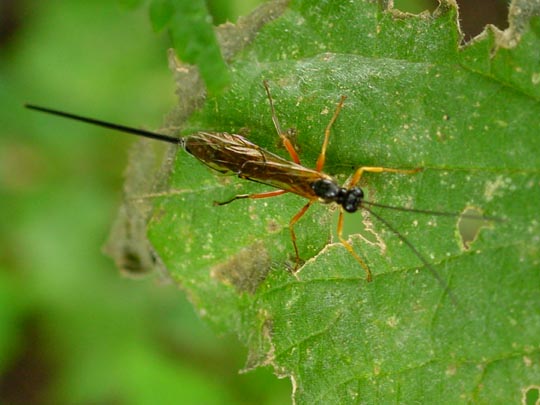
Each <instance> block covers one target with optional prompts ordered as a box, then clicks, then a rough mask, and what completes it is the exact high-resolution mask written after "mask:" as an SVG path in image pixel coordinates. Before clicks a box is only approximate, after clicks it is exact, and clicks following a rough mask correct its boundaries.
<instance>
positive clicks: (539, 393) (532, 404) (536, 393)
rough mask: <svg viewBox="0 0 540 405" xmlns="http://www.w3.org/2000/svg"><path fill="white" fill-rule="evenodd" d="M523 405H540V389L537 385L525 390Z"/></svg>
mask: <svg viewBox="0 0 540 405" xmlns="http://www.w3.org/2000/svg"><path fill="white" fill-rule="evenodd" d="M521 403H522V404H525V405H538V404H540V387H539V386H537V385H532V386H530V387H527V388H526V389H524V390H523V398H522V399H521Z"/></svg>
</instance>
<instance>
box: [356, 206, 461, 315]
mask: <svg viewBox="0 0 540 405" xmlns="http://www.w3.org/2000/svg"><path fill="white" fill-rule="evenodd" d="M363 208H364V209H365V210H366V211H368V212H369V213H370V214H371V215H373V216H374V217H375V218H376V219H377V220H379V221H380V222H381V223H382V224H383V225H384V226H386V227H387V228H388V229H389V230H390V231H391V232H392V233H393V234H394V235H396V236H397V237H398V238H399V239H400V240H401V241H402V242H403V243H404V244H405V245H407V246H408V247H409V249H410V250H411V252H413V253H414V255H415V256H416V257H417V258H418V259H420V261H421V262H422V263H423V264H424V266H425V267H426V268H427V269H428V270H429V271H430V273H431V274H432V275H433V277H435V279H436V280H437V282H438V283H439V284H440V285H441V287H442V288H443V290H444V291H447V292H448V296H449V297H450V300H451V301H452V303H453V304H454V305H456V306H457V299H456V297H455V296H454V294H453V293H452V290H450V286H449V285H448V284H447V283H446V281H444V280H443V278H442V276H441V275H440V274H439V272H438V271H437V270H435V268H434V267H433V266H432V265H431V263H429V261H428V260H427V259H426V258H425V257H424V255H422V254H421V253H420V252H419V251H418V249H416V248H415V247H414V245H413V244H412V243H411V241H409V239H407V238H406V237H405V236H403V235H402V234H401V233H400V232H399V231H398V230H397V229H396V228H395V227H394V226H393V225H392V224H390V222H388V221H387V220H386V219H384V218H383V217H381V216H380V215H378V214H376V213H375V212H373V211H372V210H371V209H369V208H367V207H363Z"/></svg>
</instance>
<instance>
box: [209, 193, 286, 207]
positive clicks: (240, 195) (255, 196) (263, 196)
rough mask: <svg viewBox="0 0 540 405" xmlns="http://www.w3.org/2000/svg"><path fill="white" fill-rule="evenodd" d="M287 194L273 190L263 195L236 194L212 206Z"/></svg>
mask: <svg viewBox="0 0 540 405" xmlns="http://www.w3.org/2000/svg"><path fill="white" fill-rule="evenodd" d="M285 193H288V191H287V190H274V191H267V192H265V193H256V194H238V195H235V196H234V197H233V198H231V199H230V200H227V201H222V202H220V201H214V205H225V204H229V203H232V202H233V201H236V200H243V199H245V198H254V199H256V198H270V197H277V196H278V195H281V194H285Z"/></svg>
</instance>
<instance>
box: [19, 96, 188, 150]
mask: <svg viewBox="0 0 540 405" xmlns="http://www.w3.org/2000/svg"><path fill="white" fill-rule="evenodd" d="M24 106H25V107H26V108H28V109H30V110H35V111H40V112H43V113H47V114H52V115H56V116H59V117H63V118H68V119H71V120H75V121H82V122H86V123H87V124H92V125H97V126H100V127H103V128H108V129H112V130H114V131H119V132H125V133H128V134H132V135H137V136H142V137H144V138H150V139H155V140H158V141H162V142H168V143H174V144H177V145H181V144H182V143H183V141H182V138H175V137H173V136H169V135H164V134H158V133H156V132H151V131H145V130H144V129H138V128H133V127H128V126H125V125H120V124H114V123H112V122H107V121H102V120H98V119H95V118H89V117H83V116H81V115H76V114H71V113H68V112H65V111H60V110H54V109H52V108H47V107H40V106H37V105H33V104H25V105H24Z"/></svg>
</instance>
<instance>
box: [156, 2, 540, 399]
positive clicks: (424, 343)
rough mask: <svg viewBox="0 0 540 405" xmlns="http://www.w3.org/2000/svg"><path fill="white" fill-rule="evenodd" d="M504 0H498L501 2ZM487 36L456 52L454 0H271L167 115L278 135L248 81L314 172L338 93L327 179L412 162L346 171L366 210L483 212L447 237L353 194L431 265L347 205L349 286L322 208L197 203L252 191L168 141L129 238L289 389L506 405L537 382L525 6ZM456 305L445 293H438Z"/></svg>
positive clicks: (536, 196)
mask: <svg viewBox="0 0 540 405" xmlns="http://www.w3.org/2000/svg"><path fill="white" fill-rule="evenodd" d="M517 3H518V2H515V3H514V6H516V4H517ZM533 11H534V12H532V13H529V14H528V16H527V21H526V23H523V24H521V27H522V28H521V31H519V32H517V31H515V32H513V35H515V38H516V41H515V43H514V44H513V46H512V47H502V46H501V42H500V38H499V37H498V36H497V35H495V34H496V33H497V31H496V30H494V29H492V30H491V31H488V32H487V33H486V34H485V35H484V36H483V37H481V38H478V39H477V40H476V41H475V42H474V43H472V44H470V45H468V46H467V47H465V48H464V49H462V48H460V47H459V41H460V33H459V30H458V27H457V22H456V21H457V11H456V9H455V7H454V6H453V3H452V2H443V3H442V5H441V6H440V7H439V9H438V10H437V11H436V12H435V13H434V14H433V15H428V14H423V15H420V16H412V15H405V14H402V13H399V12H396V11H394V10H386V9H382V8H380V7H379V6H378V5H377V4H376V3H374V2H371V1H356V2H339V1H330V2H320V1H312V0H303V1H294V2H291V4H290V5H289V7H288V8H287V9H286V10H285V12H284V13H283V14H282V15H281V16H280V17H279V18H277V19H275V20H274V21H272V22H270V23H268V24H266V25H265V26H264V27H263V28H262V29H261V30H260V32H259V33H258V35H257V36H256V38H255V39H254V41H253V42H252V43H251V44H250V45H249V46H247V47H246V48H244V50H243V51H242V52H240V53H239V54H237V55H236V57H235V58H234V61H233V62H232V63H231V65H230V77H231V84H230V86H229V88H228V90H227V91H226V92H225V93H223V94H221V95H216V96H212V97H209V98H208V99H207V101H206V103H205V105H204V107H203V108H202V109H201V110H200V111H198V112H196V113H195V114H194V115H193V116H192V117H191V118H190V120H189V123H188V124H187V125H186V126H185V129H184V131H183V132H184V133H186V134H189V133H190V132H193V131H196V130H201V129H204V130H213V131H227V132H232V133H241V134H244V135H245V136H247V137H248V138H249V139H250V140H252V141H253V142H255V143H257V144H258V145H260V146H262V147H264V148H266V149H268V150H271V151H274V152H275V153H278V154H281V155H282V156H286V153H285V151H284V150H283V149H280V147H279V142H278V141H279V139H278V137H277V135H276V133H275V129H274V128H273V124H272V120H271V116H270V111H269V105H268V100H267V98H266V95H265V92H264V89H263V87H262V81H263V80H264V79H266V80H268V81H269V83H270V88H271V91H272V95H273V98H274V102H275V105H276V110H277V115H278V117H279V119H280V122H281V125H282V127H283V128H294V129H295V132H296V136H297V138H296V143H297V144H298V147H299V149H300V156H301V158H302V162H303V164H305V165H306V166H308V167H314V163H315V161H316V159H317V156H318V153H319V150H320V147H321V143H322V139H323V136H324V135H323V134H324V129H325V127H326V126H327V124H328V122H329V120H330V117H331V116H332V113H333V111H334V109H335V107H336V104H337V102H338V101H339V98H340V96H341V95H346V96H347V100H346V104H345V107H344V108H343V110H342V112H341V114H340V116H339V117H338V119H337V121H336V123H335V125H334V127H333V128H332V136H331V140H330V145H329V148H328V153H327V165H326V166H325V171H326V172H328V173H329V174H331V175H334V176H336V177H337V178H338V179H340V181H342V182H345V180H346V179H347V177H348V176H350V175H352V173H353V172H354V170H355V169H356V168H358V167H360V166H384V167H390V168H409V169H410V168H417V167H421V168H423V171H422V172H421V173H418V174H415V175H402V174H393V173H383V174H370V173H368V174H365V175H364V176H363V177H362V180H361V184H360V185H361V186H362V187H363V189H364V191H365V193H366V198H367V199H368V200H369V201H374V202H378V203H382V204H388V205H393V206H400V207H409V208H411V207H414V208H417V209H429V210H440V211H446V212H455V213H459V212H462V211H463V210H465V209H466V208H471V207H472V208H474V209H475V210H477V211H480V212H482V213H484V214H486V215H489V216H495V217H498V218H501V219H503V220H504V221H501V222H492V223H490V224H484V225H485V226H483V227H482V228H481V229H480V232H479V234H478V235H477V237H476V239H475V240H474V241H473V242H472V243H471V244H470V247H469V248H468V249H466V248H465V247H464V242H463V240H462V236H461V234H460V232H459V230H458V225H459V218H457V217H441V216H429V215H422V214H418V213H407V212H398V211H390V210H384V209H379V208H373V210H375V212H376V213H377V214H379V215H380V216H382V217H383V218H385V219H386V220H387V221H388V222H389V223H391V224H392V226H393V227H395V228H397V229H398V230H399V232H400V233H401V234H402V235H403V236H404V237H406V238H407V239H408V240H409V241H410V242H411V243H412V244H413V245H414V246H415V248H416V249H417V250H418V251H419V252H420V253H421V254H422V256H424V257H425V258H426V259H427V260H428V261H429V263H431V266H432V268H433V269H434V270H435V271H436V272H437V273H438V274H440V275H441V277H442V278H443V280H444V281H445V283H447V285H448V288H447V289H445V288H443V287H441V285H440V284H439V283H438V282H437V280H436V279H435V278H434V277H433V274H431V272H430V271H429V269H428V268H426V266H424V265H423V264H422V262H421V260H419V258H418V257H417V256H416V255H415V254H414V252H413V251H411V249H409V248H408V247H407V246H406V245H405V244H404V243H403V242H402V241H401V240H400V239H399V238H397V237H396V236H395V235H394V234H393V233H392V232H391V231H390V230H389V229H387V228H386V227H385V226H384V224H382V223H381V222H380V221H377V219H376V218H375V217H374V216H372V215H371V216H370V215H369V214H368V213H366V212H361V213H356V214H352V215H348V216H347V218H346V222H347V225H346V229H345V231H346V233H347V235H348V237H349V240H350V241H351V243H352V244H353V246H354V248H355V250H356V251H357V252H358V253H359V254H360V255H361V256H362V257H363V258H364V259H365V261H366V262H367V263H368V264H369V266H370V268H371V269H372V271H373V273H374V281H373V282H371V283H367V282H366V280H365V274H364V271H363V270H362V268H361V267H360V266H359V264H358V263H357V262H356V261H355V260H354V258H353V257H352V256H351V255H350V254H349V253H348V252H347V251H346V250H345V249H344V247H343V246H342V245H340V244H339V243H337V242H336V241H337V238H336V235H335V213H336V212H335V210H332V208H331V207H329V206H323V205H314V206H313V207H312V208H311V209H310V210H309V211H308V213H307V214H306V215H305V216H304V217H303V218H302V219H301V220H300V221H299V222H298V224H297V225H296V227H295V229H296V232H297V236H298V246H299V249H300V255H301V257H302V258H303V259H304V260H306V262H305V264H304V265H303V267H302V268H301V269H300V271H299V272H298V273H297V274H296V275H293V274H291V272H290V271H288V269H290V267H291V265H292V263H293V261H292V260H291V259H292V258H293V250H292V244H291V241H290V235H289V229H288V224H289V220H290V219H291V218H292V216H293V215H294V214H295V213H297V212H298V211H299V210H300V208H301V207H302V206H303V205H304V204H305V202H306V201H305V200H303V199H302V198H300V197H298V196H294V195H289V194H286V195H283V196H280V197H276V198H271V199H260V200H241V201H237V202H234V203H231V204H229V205H226V206H220V207H216V206H213V201H224V200H227V199H229V198H231V197H232V196H233V195H235V194H243V193H254V192H263V191H268V190H269V188H268V187H266V186H264V185H261V184H255V183H250V182H246V181H242V180H240V179H237V178H235V177H231V176H229V177H227V176H221V175H219V174H215V173H214V172H212V171H210V170H209V169H208V168H207V167H206V166H204V165H202V164H200V163H199V162H197V161H196V160H195V159H194V158H193V157H192V156H190V155H188V154H186V153H185V152H184V151H182V150H180V151H178V154H177V155H176V157H175V159H174V163H173V164H172V166H171V173H170V177H169V178H168V180H167V184H166V187H165V191H164V192H163V193H161V194H160V196H159V197H156V198H155V206H154V210H153V216H152V218H151V221H150V224H149V230H148V234H149V238H150V240H151V242H152V245H153V246H154V248H155V250H156V252H157V253H158V255H159V257H160V259H161V260H162V261H163V263H164V264H165V267H166V268H167V269H168V272H169V274H170V275H171V276H172V277H173V278H174V280H175V281H176V282H177V283H178V284H179V285H180V286H181V287H182V288H183V289H185V290H186V291H187V293H188V295H189V296H190V299H191V300H192V302H193V304H194V306H195V307H196V308H197V310H198V311H199V313H200V314H201V315H202V316H203V317H205V318H207V319H208V320H209V321H210V322H211V323H212V324H213V325H214V326H215V328H216V329H217V330H218V331H220V332H231V331H232V332H234V333H236V334H237V335H238V336H239V337H240V339H241V341H242V342H244V343H245V344H246V345H247V346H248V347H249V350H250V354H249V358H248V363H247V366H246V368H248V369H249V368H251V367H256V366H259V365H271V366H273V367H274V369H275V371H276V373H277V374H279V375H280V376H288V377H290V378H291V380H292V381H293V387H294V397H295V399H296V401H297V403H348V402H365V403H375V402H377V403H385V402H390V401H392V402H406V403H411V402H417V401H421V402H423V403H429V402H431V403H440V402H446V403H456V402H469V401H473V402H480V403H492V402H493V400H494V399H496V401H500V402H513V403H516V402H518V401H520V400H521V398H522V396H525V395H527V393H528V390H530V387H531V386H532V385H533V384H538V381H540V362H539V359H540V338H539V336H540V311H539V310H538V308H539V306H540V295H539V286H540V271H539V262H540V256H539V237H538V235H540V229H539V227H540V224H539V221H538V203H537V202H538V201H540V176H539V163H538V160H539V157H538V156H539V154H538V151H539V150H540V138H539V137H538V133H539V130H540V104H539V98H538V95H539V88H540V85H539V81H538V74H539V73H538V72H539V65H538V63H539V62H538V61H539V59H538V49H540V41H539V33H540V30H539V27H540V20H539V19H538V17H532V16H533V15H534V14H535V13H536V14H537V15H538V8H536V9H535V10H533ZM449 292H450V294H452V296H454V297H455V300H456V302H452V299H451V297H450V296H449Z"/></svg>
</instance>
